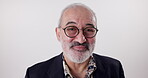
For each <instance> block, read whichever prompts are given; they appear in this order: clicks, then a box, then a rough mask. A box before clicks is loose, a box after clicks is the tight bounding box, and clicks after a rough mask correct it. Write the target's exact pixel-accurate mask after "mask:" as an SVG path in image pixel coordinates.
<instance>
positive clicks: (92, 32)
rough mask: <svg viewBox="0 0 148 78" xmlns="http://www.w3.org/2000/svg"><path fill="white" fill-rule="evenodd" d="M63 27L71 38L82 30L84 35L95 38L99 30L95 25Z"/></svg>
mask: <svg viewBox="0 0 148 78" xmlns="http://www.w3.org/2000/svg"><path fill="white" fill-rule="evenodd" d="M62 29H63V30H64V32H65V34H66V36H67V37H70V38H74V37H76V36H77V35H78V34H79V32H80V30H82V31H83V35H84V36H85V37H86V38H93V37H95V36H96V34H97V32H98V29H97V28H94V27H86V28H84V29H78V28H77V27H76V26H68V27H66V28H62Z"/></svg>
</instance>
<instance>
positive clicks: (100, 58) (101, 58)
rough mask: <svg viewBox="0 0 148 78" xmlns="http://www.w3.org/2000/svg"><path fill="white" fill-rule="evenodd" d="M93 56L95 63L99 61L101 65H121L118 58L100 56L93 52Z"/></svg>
mask: <svg viewBox="0 0 148 78" xmlns="http://www.w3.org/2000/svg"><path fill="white" fill-rule="evenodd" d="M93 57H94V59H95V61H96V62H97V63H101V64H102V65H103V66H111V67H118V66H120V65H121V63H120V61H119V60H117V59H115V58H112V57H108V56H102V55H98V54H93Z"/></svg>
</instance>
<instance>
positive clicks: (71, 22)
mask: <svg viewBox="0 0 148 78" xmlns="http://www.w3.org/2000/svg"><path fill="white" fill-rule="evenodd" d="M68 24H76V22H73V21H70V22H68V23H67V24H66V25H68Z"/></svg>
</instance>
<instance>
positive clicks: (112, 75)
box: [25, 54, 125, 78]
mask: <svg viewBox="0 0 148 78" xmlns="http://www.w3.org/2000/svg"><path fill="white" fill-rule="evenodd" d="M93 57H94V59H95V62H96V66H97V69H96V70H95V72H94V73H93V78H125V77H124V72H123V69H122V65H121V63H120V62H119V61H118V60H116V59H113V58H110V57H106V56H100V55H97V54H93ZM64 76H65V75H64V69H63V60H62V54H60V55H58V56H56V57H53V58H52V59H50V60H47V61H45V62H41V63H38V64H36V65H34V66H32V67H30V68H28V69H27V72H26V76H25V78H65V77H64Z"/></svg>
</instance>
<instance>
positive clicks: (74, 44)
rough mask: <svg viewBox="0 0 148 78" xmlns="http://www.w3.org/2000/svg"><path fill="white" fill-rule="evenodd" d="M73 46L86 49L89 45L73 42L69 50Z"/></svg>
mask: <svg viewBox="0 0 148 78" xmlns="http://www.w3.org/2000/svg"><path fill="white" fill-rule="evenodd" d="M74 46H85V47H86V48H87V49H88V47H89V43H87V42H84V43H79V42H73V43H71V48H72V47H74Z"/></svg>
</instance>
